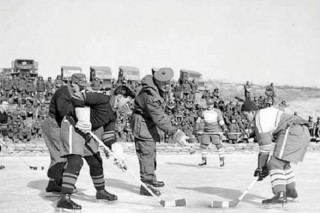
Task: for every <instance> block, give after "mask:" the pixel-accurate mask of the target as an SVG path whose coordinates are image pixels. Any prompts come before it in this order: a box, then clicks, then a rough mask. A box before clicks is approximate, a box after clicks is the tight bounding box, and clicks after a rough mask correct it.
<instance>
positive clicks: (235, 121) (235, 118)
mask: <svg viewBox="0 0 320 213" xmlns="http://www.w3.org/2000/svg"><path fill="white" fill-rule="evenodd" d="M64 84H66V82H65V81H63V80H62V78H61V76H60V75H58V76H57V77H56V79H52V78H51V77H48V79H47V80H44V79H43V77H41V76H39V77H37V78H36V79H35V78H31V77H28V76H24V77H17V76H13V77H12V78H7V79H2V80H1V82H0V93H1V97H2V98H1V102H2V101H5V102H8V103H9V106H8V109H7V112H6V113H7V114H8V120H7V121H2V122H1V123H2V124H1V126H0V128H1V133H2V135H3V138H4V139H5V140H7V139H9V140H11V141H13V142H19V141H23V142H28V141H30V140H31V139H35V138H41V137H42V131H41V122H42V121H43V120H44V119H45V118H46V117H47V116H48V106H49V103H50V100H51V97H52V95H53V93H54V92H55V91H56V90H57V89H58V88H60V87H61V86H62V85H64ZM119 85H127V86H129V87H130V88H131V89H132V90H133V91H134V92H135V93H136V94H138V93H139V91H140V89H141V88H142V85H141V82H132V81H129V80H128V81H126V80H124V79H123V80H118V81H115V80H114V81H112V85H111V88H108V89H107V90H105V89H102V88H105V87H103V86H102V81H100V80H99V79H97V78H96V79H94V80H93V81H92V82H91V88H92V90H94V91H99V92H104V93H106V94H110V93H112V91H113V89H114V88H116V87H117V86H119ZM246 98H250V99H251V100H253V101H254V102H255V103H256V104H257V105H258V106H259V108H265V107H269V106H273V105H274V106H275V105H276V103H275V91H274V88H273V84H270V85H269V86H267V87H266V92H265V95H261V96H259V97H252V93H251V87H250V84H249V82H246V84H245V85H244V99H246ZM164 99H165V102H166V105H165V112H166V114H167V116H168V117H169V118H170V119H171V122H172V124H173V125H175V126H177V127H178V128H180V129H182V130H183V131H184V132H185V133H186V134H187V135H188V136H189V137H190V139H189V141H190V142H191V143H196V142H198V139H199V138H198V133H199V132H201V131H202V130H203V125H202V123H201V122H200V124H199V123H198V122H196V121H197V119H198V118H199V115H200V114H201V112H202V111H203V110H205V109H206V102H207V101H208V100H209V99H210V100H211V101H213V102H214V106H215V107H216V108H218V109H219V110H220V111H221V112H222V114H223V117H224V120H225V123H226V125H227V127H228V133H226V134H223V135H222V137H223V139H224V141H226V142H229V143H238V142H248V137H249V135H250V134H251V132H252V126H251V124H249V123H248V122H247V121H246V119H244V117H243V116H242V115H241V113H240V109H241V104H242V102H243V99H242V98H238V97H236V98H235V99H234V101H226V100H224V99H223V98H222V96H221V94H220V91H219V88H214V89H209V88H207V87H205V88H198V85H197V83H196V82H195V81H190V82H189V81H184V82H172V84H171V88H170V90H169V92H168V93H165V94H164ZM276 106H277V107H282V108H284V109H285V108H286V102H285V101H282V102H281V103H280V104H277V105H276ZM132 108H133V105H132V104H131V105H130V106H126V107H124V108H122V109H121V110H119V111H118V121H117V125H116V137H117V139H118V140H119V141H133V135H132V131H131V128H130V124H129V119H130V114H131V112H132ZM1 113H2V110H1ZM309 129H310V133H311V136H312V139H313V140H317V141H318V140H319V138H320V117H318V118H317V121H316V122H313V118H312V117H309ZM168 140H169V138H167V137H166V136H165V135H163V137H162V141H163V142H170V141H168Z"/></svg>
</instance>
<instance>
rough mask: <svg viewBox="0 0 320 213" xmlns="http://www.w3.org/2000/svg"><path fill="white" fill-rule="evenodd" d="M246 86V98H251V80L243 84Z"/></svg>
mask: <svg viewBox="0 0 320 213" xmlns="http://www.w3.org/2000/svg"><path fill="white" fill-rule="evenodd" d="M243 87H244V97H245V99H250V100H251V86H250V84H249V81H247V83H246V84H245V85H244V86H243Z"/></svg>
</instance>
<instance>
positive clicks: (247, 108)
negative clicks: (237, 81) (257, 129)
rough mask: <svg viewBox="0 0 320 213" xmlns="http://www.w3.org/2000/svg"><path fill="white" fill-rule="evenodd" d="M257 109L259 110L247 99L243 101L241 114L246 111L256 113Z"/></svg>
mask: <svg viewBox="0 0 320 213" xmlns="http://www.w3.org/2000/svg"><path fill="white" fill-rule="evenodd" d="M258 109H259V108H258V107H257V105H256V104H255V103H254V102H253V101H251V100H249V99H247V100H245V102H244V103H243V104H242V107H241V111H242V112H243V111H247V112H248V111H256V110H258Z"/></svg>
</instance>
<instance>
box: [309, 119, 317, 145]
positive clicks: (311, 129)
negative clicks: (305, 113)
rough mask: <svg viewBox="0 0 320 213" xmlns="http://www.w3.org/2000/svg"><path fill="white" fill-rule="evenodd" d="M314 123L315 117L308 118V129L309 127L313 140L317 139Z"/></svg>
mask: <svg viewBox="0 0 320 213" xmlns="http://www.w3.org/2000/svg"><path fill="white" fill-rule="evenodd" d="M314 125H315V123H314V122H313V118H312V116H309V119H308V129H309V133H310V136H311V140H314V139H315V135H314V130H315V129H314Z"/></svg>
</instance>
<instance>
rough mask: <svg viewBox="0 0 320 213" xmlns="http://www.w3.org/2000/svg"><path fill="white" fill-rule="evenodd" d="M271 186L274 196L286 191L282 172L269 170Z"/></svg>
mask: <svg viewBox="0 0 320 213" xmlns="http://www.w3.org/2000/svg"><path fill="white" fill-rule="evenodd" d="M270 178H271V186H272V191H273V193H274V194H277V193H278V192H284V191H286V183H287V180H286V176H285V173H284V171H283V170H280V169H274V170H270Z"/></svg>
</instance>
